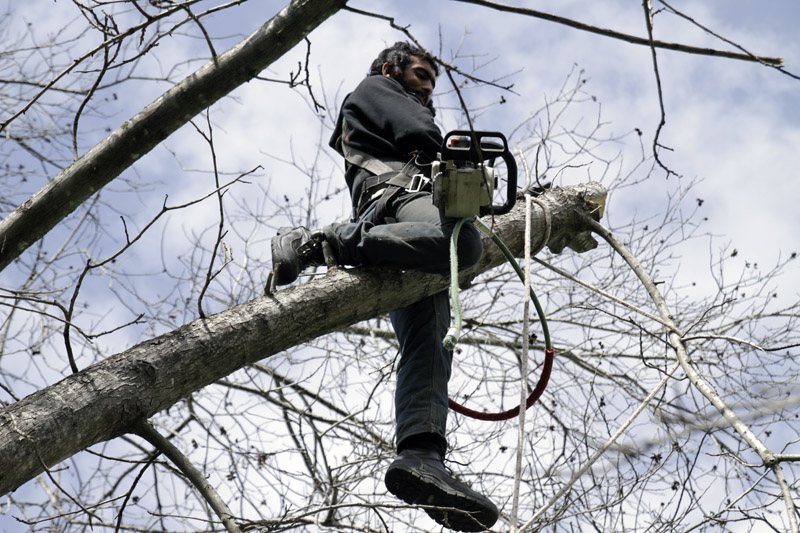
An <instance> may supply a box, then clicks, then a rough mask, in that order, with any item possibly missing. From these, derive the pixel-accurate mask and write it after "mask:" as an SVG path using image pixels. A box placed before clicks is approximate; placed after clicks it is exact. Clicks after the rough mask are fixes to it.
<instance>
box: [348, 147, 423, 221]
mask: <svg viewBox="0 0 800 533" xmlns="http://www.w3.org/2000/svg"><path fill="white" fill-rule="evenodd" d="M340 146H341V150H342V155H344V157H345V159H346V160H347V161H348V162H349V163H350V164H353V165H356V166H357V167H360V168H363V169H364V170H366V171H368V172H370V173H372V174H374V175H373V176H368V177H366V178H364V182H363V185H362V186H361V194H360V195H359V198H358V201H357V202H356V203H355V205H354V206H353V214H354V219H356V218H358V216H359V215H360V214H361V212H362V210H363V209H364V208H365V207H366V206H367V205H369V204H370V203H371V202H372V201H374V200H377V199H379V198H381V197H382V196H383V193H384V192H386V190H387V189H388V188H389V187H394V188H395V190H398V189H405V190H406V191H408V192H417V191H421V190H424V189H425V188H426V187H427V186H428V184H429V183H430V179H429V178H428V177H426V176H425V175H424V174H423V173H422V171H421V170H420V168H419V167H417V165H416V164H414V158H413V157H412V158H411V160H410V161H408V162H407V163H406V164H405V165H403V167H402V168H401V169H399V170H398V169H397V168H393V167H392V166H391V165H390V164H389V163H388V162H386V161H382V160H380V159H378V158H377V157H374V156H372V155H370V154H368V153H366V152H363V151H361V150H359V149H357V148H353V147H352V146H349V145H348V144H347V143H345V142H342V143H341V144H340ZM392 162H394V163H400V162H399V161H392Z"/></svg>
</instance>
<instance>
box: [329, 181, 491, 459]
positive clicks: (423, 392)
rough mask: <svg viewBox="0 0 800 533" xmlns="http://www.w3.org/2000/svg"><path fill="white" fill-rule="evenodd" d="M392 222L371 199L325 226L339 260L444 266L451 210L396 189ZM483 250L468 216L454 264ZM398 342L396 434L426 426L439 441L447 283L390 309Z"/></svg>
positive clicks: (446, 364) (445, 269)
mask: <svg viewBox="0 0 800 533" xmlns="http://www.w3.org/2000/svg"><path fill="white" fill-rule="evenodd" d="M389 215H390V217H391V219H393V220H396V222H391V223H376V222H375V220H376V218H377V217H376V216H375V205H374V204H373V205H372V206H371V207H369V208H368V209H367V210H366V211H365V213H364V214H363V215H362V216H361V218H360V219H359V220H358V221H357V222H350V223H343V224H339V223H336V224H331V225H329V226H327V227H325V228H324V230H323V231H324V232H325V236H326V238H327V240H328V242H329V243H330V244H331V246H332V248H333V250H334V253H335V255H336V258H337V260H338V262H339V264H341V265H370V266H385V267H391V268H400V269H405V270H419V271H422V272H428V273H433V274H443V275H446V274H449V271H450V236H451V234H452V231H453V227H454V226H455V224H456V222H457V221H458V219H457V218H450V217H445V216H444V214H442V213H441V212H440V211H439V209H438V208H437V207H436V206H434V205H433V202H432V200H431V195H430V193H425V192H422V193H411V194H403V195H400V196H398V197H397V198H396V199H395V200H394V201H392V202H391V204H390V205H389ZM482 255H483V244H482V243H481V239H480V234H479V232H478V230H477V229H476V228H475V226H473V225H472V224H471V223H466V224H464V225H463V226H462V228H461V231H460V233H459V236H458V264H459V267H460V268H462V269H464V268H469V267H471V266H473V265H475V264H476V263H477V262H478V261H479V260H480V258H481V256H482ZM389 317H390V319H391V321H392V327H393V328H394V331H395V335H397V340H398V342H399V344H400V362H399V364H398V366H397V390H396V392H395V417H396V421H397V430H396V442H397V444H400V443H401V442H402V441H403V440H404V439H406V438H408V437H411V436H413V435H420V434H433V435H435V436H436V437H437V438H438V440H439V441H440V443H445V445H446V441H445V434H446V424H447V409H448V406H447V382H448V380H449V379H450V369H451V365H452V357H453V354H452V353H451V352H450V351H448V350H446V349H444V347H443V346H442V341H443V340H444V337H445V334H446V333H447V329H448V327H449V324H450V300H449V297H448V293H447V291H442V292H439V293H436V294H434V295H432V296H429V297H427V298H424V299H422V300H420V301H418V302H416V303H414V304H411V305H409V306H408V307H404V308H402V309H397V310H395V311H392V312H391V313H389Z"/></svg>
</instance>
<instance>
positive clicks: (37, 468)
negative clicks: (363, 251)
mask: <svg viewBox="0 0 800 533" xmlns="http://www.w3.org/2000/svg"><path fill="white" fill-rule="evenodd" d="M605 194H606V193H605V189H604V188H603V187H602V186H601V185H599V184H597V183H588V184H584V185H579V186H572V187H565V188H559V189H553V190H550V191H548V192H547V193H545V194H544V195H542V196H541V197H539V201H540V203H541V204H542V205H544V206H546V207H547V209H544V208H543V207H542V205H540V206H538V207H535V208H534V213H533V216H532V235H533V237H532V241H533V242H532V246H533V247H534V248H539V247H541V246H542V245H543V244H544V243H542V242H541V241H542V240H543V238H544V236H545V235H548V234H549V238H548V242H547V246H548V247H549V248H550V250H551V251H552V252H554V253H559V252H561V250H562V249H563V248H564V247H565V246H569V247H571V248H573V249H574V250H576V251H578V252H582V251H585V250H588V249H591V248H593V247H594V246H596V244H597V243H596V242H595V241H594V239H593V238H592V237H591V235H590V232H589V231H588V230H587V227H586V225H585V224H586V223H585V222H582V218H581V216H579V213H584V212H586V211H595V216H597V213H596V211H597V203H592V202H591V200H592V199H595V200H600V201H601V202H602V200H604V199H605ZM521 204H522V202H519V203H518V204H517V206H516V207H515V208H514V209H513V210H512V211H511V212H509V213H508V214H506V215H503V216H499V217H495V218H494V219H493V220H492V219H489V220H485V221H484V222H485V223H486V224H487V225H489V226H490V227H492V229H493V231H494V232H495V233H496V234H497V235H499V236H500V238H501V239H502V240H503V241H504V242H505V243H506V245H507V246H508V248H509V249H510V250H511V251H512V252H513V253H514V254H516V256H517V257H519V256H520V255H521V253H522V250H523V249H524V234H525V220H524V206H522V205H521ZM548 227H549V231H548V229H547V228H548ZM484 246H485V252H484V256H483V258H482V259H481V261H480V263H479V264H478V265H477V266H476V267H474V268H473V269H472V270H470V271H468V272H465V273H464V278H465V281H466V280H469V279H471V278H473V277H474V276H476V275H478V274H479V273H481V272H484V271H486V270H489V269H491V268H493V267H495V266H497V265H499V264H501V263H503V262H504V261H505V258H504V257H503V255H502V253H501V252H500V251H499V250H498V249H497V248H496V246H495V245H494V244H493V243H492V242H491V241H490V240H489V239H488V238H484ZM448 281H449V280H448V278H447V277H446V276H437V275H428V274H421V273H418V272H413V271H406V272H402V271H395V270H386V269H368V268H354V269H341V268H334V269H331V270H329V272H328V273H327V275H326V276H324V277H322V278H320V279H316V280H313V281H311V282H309V283H306V284H303V285H299V286H296V287H292V288H289V289H286V290H281V291H278V292H276V293H274V294H270V295H266V296H261V297H258V298H256V299H255V300H253V301H250V302H248V303H245V304H242V305H239V306H237V307H234V308H232V309H229V310H226V311H223V312H221V313H218V314H216V315H212V316H209V317H206V318H204V319H198V320H195V321H194V322H191V323H189V324H187V325H185V326H182V327H180V328H178V329H176V330H174V331H172V332H170V333H167V334H164V335H161V336H160V337H157V338H154V339H151V340H148V341H145V342H143V343H141V344H139V345H137V346H134V347H132V348H130V349H129V350H126V351H124V352H122V353H119V354H117V355H114V356H111V357H109V358H108V359H106V360H104V361H101V362H99V363H96V364H94V365H92V366H90V367H88V368H86V369H85V370H83V371H81V372H78V373H76V374H73V375H71V376H69V377H67V378H65V379H63V380H61V381H60V382H58V383H56V384H54V385H51V386H49V387H47V388H45V389H42V390H40V391H38V392H36V393H34V394H32V395H30V396H28V397H27V398H24V399H22V400H20V401H19V402H17V403H15V404H12V405H10V406H8V407H5V408H4V409H3V410H2V412H0V415H1V416H0V495H3V494H6V493H8V492H10V491H12V490H14V489H16V488H17V487H19V486H20V485H22V484H23V483H25V482H26V481H28V480H30V479H32V478H33V477H35V476H36V475H38V474H39V473H41V472H42V471H44V469H45V468H46V467H49V466H52V465H54V464H56V463H58V462H60V461H62V460H64V459H66V458H68V457H70V456H72V455H73V454H75V453H77V452H79V451H81V450H83V449H85V448H87V447H89V446H91V445H93V444H95V443H98V442H101V441H105V440H109V439H112V438H114V437H117V436H120V435H122V434H125V433H127V432H129V431H132V430H133V429H134V428H135V427H136V426H135V424H136V423H137V421H140V420H141V419H142V418H146V417H149V416H151V415H153V414H155V413H157V412H159V411H161V410H162V409H166V408H167V407H169V406H171V405H173V404H175V403H176V402H178V401H180V400H181V399H182V398H185V397H187V396H188V395H190V394H191V393H192V392H194V391H196V390H198V389H200V388H202V387H204V386H206V385H208V384H210V383H213V382H214V381H216V380H218V379H221V378H223V377H224V376H227V375H228V374H230V373H231V372H234V371H236V370H238V369H240V368H242V367H244V366H246V365H248V364H251V363H254V362H256V361H259V360H262V359H264V358H267V357H270V356H271V355H274V354H276V353H278V352H281V351H282V350H286V349H288V348H291V347H292V346H296V345H298V344H302V343H304V342H308V341H310V340H312V339H314V338H316V337H319V336H320V335H324V334H327V333H331V332H334V331H340V330H342V329H344V328H346V327H347V326H350V325H352V324H355V323H357V322H360V321H363V320H367V319H370V318H373V317H376V316H378V315H381V314H383V313H386V312H388V311H391V310H393V309H397V308H399V307H403V306H406V305H409V304H411V303H413V302H415V301H418V300H420V299H421V298H423V297H425V296H428V295H430V294H433V293H435V292H438V291H441V290H445V289H446V288H447V286H448Z"/></svg>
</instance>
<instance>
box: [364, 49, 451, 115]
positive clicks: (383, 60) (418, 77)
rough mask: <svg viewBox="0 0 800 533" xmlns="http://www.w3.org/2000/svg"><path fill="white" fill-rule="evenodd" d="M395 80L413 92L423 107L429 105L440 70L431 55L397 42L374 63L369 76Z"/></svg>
mask: <svg viewBox="0 0 800 533" xmlns="http://www.w3.org/2000/svg"><path fill="white" fill-rule="evenodd" d="M376 74H377V75H381V76H387V77H390V78H394V79H395V80H397V81H399V82H400V83H401V84H402V85H403V86H404V87H405V88H406V89H408V90H409V91H411V92H413V93H414V94H415V95H416V96H417V98H418V99H419V101H420V102H421V103H422V105H426V106H427V105H429V103H430V97H431V93H433V88H434V86H435V85H436V76H437V75H438V74H439V68H438V67H437V66H436V62H435V61H434V59H433V56H431V55H430V54H429V53H427V52H425V51H424V50H422V49H421V48H418V47H416V46H414V45H411V44H409V43H407V42H402V41H399V42H396V43H394V44H393V45H392V46H390V47H389V48H386V49H384V50H383V51H381V53H380V54H378V57H377V58H375V60H374V61H373V62H372V66H371V67H370V70H369V75H370V76H372V75H376Z"/></svg>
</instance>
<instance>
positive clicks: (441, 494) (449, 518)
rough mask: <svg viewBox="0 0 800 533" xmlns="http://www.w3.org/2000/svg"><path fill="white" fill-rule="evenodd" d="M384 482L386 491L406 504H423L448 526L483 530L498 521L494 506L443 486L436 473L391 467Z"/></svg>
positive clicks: (464, 529) (431, 513)
mask: <svg viewBox="0 0 800 533" xmlns="http://www.w3.org/2000/svg"><path fill="white" fill-rule="evenodd" d="M385 483H386V488H387V489H389V492H391V493H392V494H394V495H395V496H397V497H398V498H400V499H401V500H403V501H404V502H406V503H408V504H412V505H424V506H426V507H425V508H424V510H425V512H426V513H428V516H430V517H431V518H433V520H435V521H436V522H437V523H438V524H441V525H443V526H445V527H448V528H450V529H453V530H456V531H485V530H486V529H488V528H489V527H491V526H492V525H493V524H494V523H495V521H497V511H496V510H494V509H491V508H489V507H487V506H484V505H481V504H480V502H477V501H475V500H474V499H472V498H469V497H467V496H465V495H464V494H462V493H460V492H459V491H456V490H455V489H453V488H451V487H448V486H445V487H443V486H442V483H441V481H440V480H439V479H438V478H437V477H435V476H433V475H429V474H427V473H426V472H424V471H423V472H416V471H414V472H411V471H408V470H405V469H403V468H391V469H389V471H388V472H386V479H385ZM427 506H432V507H427ZM486 524H488V525H486Z"/></svg>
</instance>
